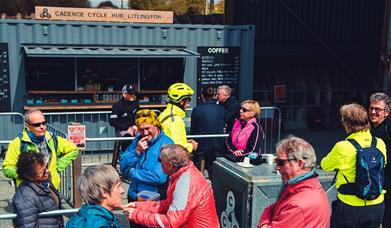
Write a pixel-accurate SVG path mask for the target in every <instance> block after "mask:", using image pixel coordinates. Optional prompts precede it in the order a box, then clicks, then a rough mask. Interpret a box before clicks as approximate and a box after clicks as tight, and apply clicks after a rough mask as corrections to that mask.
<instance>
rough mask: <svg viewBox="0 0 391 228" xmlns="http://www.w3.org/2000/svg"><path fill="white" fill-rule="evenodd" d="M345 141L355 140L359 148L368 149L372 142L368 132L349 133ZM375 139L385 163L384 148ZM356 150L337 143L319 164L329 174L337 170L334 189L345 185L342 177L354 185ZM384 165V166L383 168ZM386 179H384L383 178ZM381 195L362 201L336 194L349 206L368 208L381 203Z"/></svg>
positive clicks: (380, 141)
mask: <svg viewBox="0 0 391 228" xmlns="http://www.w3.org/2000/svg"><path fill="white" fill-rule="evenodd" d="M346 139H355V140H356V141H357V142H358V143H359V144H360V146H361V147H363V148H364V147H369V146H370V145H371V142H372V135H371V133H370V132H369V130H365V131H358V132H354V133H351V134H350V135H349V136H348V137H347V138H346ZM376 139H377V145H376V147H377V148H378V149H379V150H380V151H381V152H382V153H383V154H384V158H385V161H387V157H386V156H387V155H386V146H385V144H384V142H383V140H381V139H380V138H376ZM356 154H357V152H356V148H355V147H354V146H353V145H352V144H351V143H350V142H349V141H347V140H343V141H339V142H337V144H335V145H334V147H333V149H331V151H330V152H329V153H328V154H327V156H326V157H325V158H323V159H322V161H321V162H320V166H321V167H322V169H323V170H324V171H326V172H331V171H334V170H336V169H338V170H339V171H338V175H337V181H336V183H335V186H336V188H337V189H338V188H339V186H341V185H342V184H346V180H345V178H344V176H343V175H345V177H346V178H347V179H348V181H349V183H354V180H355V178H356ZM385 165H386V164H384V166H385ZM385 178H386V177H385ZM384 193H385V191H384V190H383V193H382V194H381V195H380V196H379V197H378V198H377V199H374V200H366V201H365V200H362V199H360V198H358V197H357V196H355V195H345V194H341V193H338V199H339V200H341V201H342V202H344V203H345V204H348V205H350V206H369V205H376V204H379V203H382V202H383V200H384Z"/></svg>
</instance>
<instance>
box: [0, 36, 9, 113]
mask: <svg viewBox="0 0 391 228" xmlns="http://www.w3.org/2000/svg"><path fill="white" fill-rule="evenodd" d="M9 75H10V74H9V63H8V44H7V43H0V112H9V111H10V110H11V94H10V76H9Z"/></svg>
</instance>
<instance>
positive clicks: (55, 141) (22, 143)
mask: <svg viewBox="0 0 391 228" xmlns="http://www.w3.org/2000/svg"><path fill="white" fill-rule="evenodd" d="M49 133H50V134H51V135H52V139H53V145H54V149H55V150H56V151H57V149H58V139H57V136H56V135H54V133H53V132H51V131H49ZM18 137H19V140H20V152H27V143H26V142H25V141H23V140H22V137H23V132H19V134H18Z"/></svg>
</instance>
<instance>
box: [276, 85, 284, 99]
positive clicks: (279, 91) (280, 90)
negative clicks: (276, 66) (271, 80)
mask: <svg viewBox="0 0 391 228" xmlns="http://www.w3.org/2000/svg"><path fill="white" fill-rule="evenodd" d="M284 102H286V85H275V86H274V103H284Z"/></svg>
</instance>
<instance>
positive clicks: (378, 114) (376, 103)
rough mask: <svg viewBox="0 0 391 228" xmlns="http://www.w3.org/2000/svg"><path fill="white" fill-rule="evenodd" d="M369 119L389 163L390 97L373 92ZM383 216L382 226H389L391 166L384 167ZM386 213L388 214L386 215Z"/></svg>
mask: <svg viewBox="0 0 391 228" xmlns="http://www.w3.org/2000/svg"><path fill="white" fill-rule="evenodd" d="M368 114H369V120H370V122H371V133H372V135H373V136H375V137H378V138H381V139H383V141H384V143H385V144H386V149H387V164H391V163H390V162H391V120H390V118H389V114H390V98H389V97H388V95H387V94H385V93H374V94H372V95H371V96H370V98H369V108H368ZM384 189H386V190H387V194H385V195H384V205H385V210H384V217H383V222H382V225H383V227H391V216H390V215H391V166H390V165H387V166H386V167H385V168H384ZM386 215H388V216H386Z"/></svg>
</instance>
